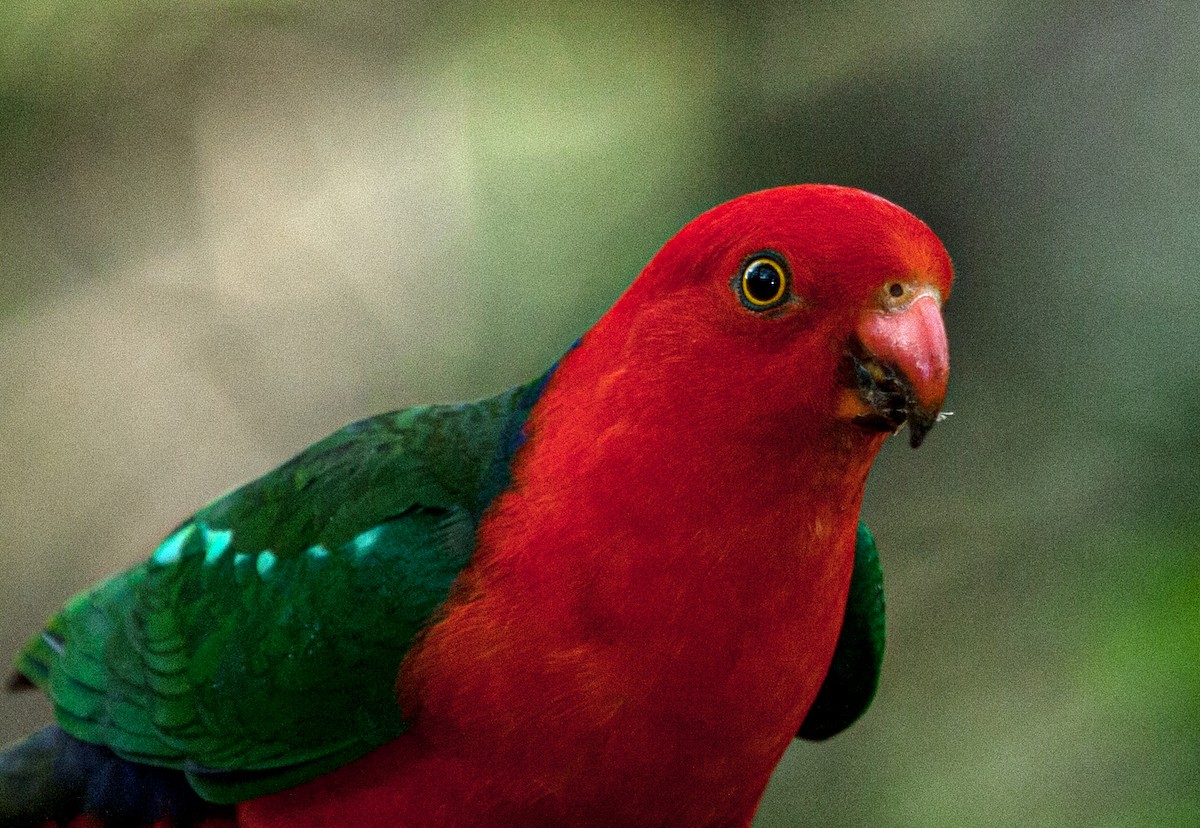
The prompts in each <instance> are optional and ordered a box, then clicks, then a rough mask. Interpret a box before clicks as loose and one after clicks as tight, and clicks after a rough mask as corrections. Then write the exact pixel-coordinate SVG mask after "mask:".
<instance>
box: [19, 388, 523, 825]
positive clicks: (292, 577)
mask: <svg viewBox="0 0 1200 828" xmlns="http://www.w3.org/2000/svg"><path fill="white" fill-rule="evenodd" d="M545 379H546V378H543V379H542V380H540V381H538V382H536V383H531V384H530V385H527V386H522V387H519V388H515V389H512V390H510V391H508V392H505V393H504V394H501V395H499V396H497V397H493V398H490V399H486V400H481V401H478V402H475V403H468V404H462V405H453V406H424V407H420V408H412V409H408V410H405V411H400V412H395V413H391V414H384V415H381V416H378V417H374V418H371V419H368V420H363V421H361V422H358V423H354V424H352V425H349V426H347V427H346V428H344V429H342V430H341V431H338V432H336V433H334V434H332V435H330V436H329V437H327V438H326V439H324V440H322V441H321V442H319V443H317V444H316V445H314V446H312V447H311V448H309V449H307V450H306V451H304V452H303V453H301V454H300V455H299V456H297V457H295V458H294V459H292V460H291V461H289V462H287V463H285V464H284V465H283V466H281V467H279V468H278V469H276V470H275V471H272V472H270V473H269V474H267V475H265V476H264V477H262V478H260V479H258V480H256V481H254V482H252V483H250V484H248V485H246V486H244V487H242V488H240V489H238V490H236V491H234V492H231V493H230V494H227V495H225V496H224V497H221V498H218V499H217V500H216V501H214V502H213V503H211V504H209V505H208V506H206V507H205V508H203V509H201V510H200V511H199V512H197V513H196V514H195V515H194V516H193V517H192V518H191V519H189V520H188V521H186V522H185V523H183V524H182V525H181V526H179V527H178V528H177V529H176V530H175V531H174V532H173V533H172V534H171V535H170V536H169V537H168V538H167V539H166V540H165V541H163V543H162V545H160V546H159V547H158V549H157V550H156V551H155V552H154V553H153V554H152V555H151V556H150V558H149V560H147V561H146V562H144V563H142V564H141V565H139V566H136V567H134V568H133V569H131V570H129V571H127V572H124V573H121V574H120V575H117V576H115V577H113V578H110V579H109V580H107V581H105V582H104V583H102V584H100V585H99V586H97V587H95V588H93V589H91V590H88V591H86V592H83V593H81V594H79V595H78V596H76V597H75V598H73V599H72V600H71V601H70V602H69V603H68V604H67V605H66V607H65V608H64V609H63V610H62V611H61V612H60V613H59V614H58V615H56V616H55V617H54V618H52V619H51V620H50V622H49V623H48V624H47V627H46V631H45V632H44V633H42V634H39V635H37V636H35V637H34V638H33V639H32V640H31V641H30V642H29V643H28V645H27V646H26V648H25V650H24V652H23V653H22V654H21V656H20V657H19V658H18V668H19V669H20V670H21V672H22V673H24V674H25V675H26V676H28V677H29V678H30V679H31V680H32V681H33V682H34V683H35V684H37V685H38V686H39V687H41V688H42V689H44V690H45V691H46V692H47V693H48V694H49V696H50V698H51V700H52V701H53V703H54V706H55V711H56V714H57V717H58V719H59V723H60V725H61V726H62V727H63V729H65V730H66V731H67V732H68V733H70V734H71V735H73V736H75V737H77V738H79V739H83V740H85V741H88V742H93V743H96V744H101V745H107V746H109V747H111V748H112V749H113V750H114V751H115V752H116V753H117V754H118V755H120V756H122V757H124V758H126V759H129V760H132V761H137V762H144V763H148V764H154V765H161V766H165V767H171V768H176V769H179V770H182V771H184V772H185V773H186V774H187V777H188V780H189V781H190V782H191V784H192V786H193V787H194V788H195V789H196V791H197V792H198V793H199V794H201V796H203V797H205V798H206V799H208V800H210V801H213V802H236V801H240V800H244V799H247V798H252V797H256V796H262V795H264V794H267V793H270V792H273V791H277V790H281V789H284V788H288V787H292V786H294V785H297V784H300V783H301V782H304V781H306V780H308V779H311V778H313V777H315V776H317V775H320V774H322V773H325V772H328V771H329V770H332V769H333V768H335V767H337V766H339V765H342V764H344V763H346V762H348V761H350V760H352V759H354V758H356V757H358V756H361V755H363V754H364V753H366V752H368V751H370V750H372V749H373V748H375V747H377V746H379V745H381V744H383V743H385V742H387V741H389V740H391V739H393V738H395V737H396V736H398V735H399V734H400V733H402V732H404V730H405V729H406V723H405V721H404V720H403V718H402V716H401V712H400V707H399V705H398V703H397V700H396V698H395V694H394V685H395V681H396V674H397V670H398V667H399V665H400V662H401V660H402V659H403V658H404V656H405V654H406V653H407V651H408V649H409V648H410V646H411V645H412V642H413V640H414V638H415V636H416V635H417V634H418V632H419V631H420V630H421V629H422V628H423V627H424V626H425V625H426V624H427V623H428V622H429V620H430V618H431V617H432V616H433V615H434V613H435V612H436V611H437V609H438V607H440V606H441V604H442V603H443V602H444V601H445V599H446V596H447V595H448V594H449V591H450V588H451V585H452V583H453V582H454V580H455V578H457V577H458V575H459V573H460V572H461V571H462V569H463V568H464V567H465V566H466V565H467V563H468V561H469V559H470V556H471V553H472V551H473V548H474V537H475V528H476V525H477V523H478V520H479V517H480V515H481V514H482V512H483V510H484V509H485V508H486V506H487V505H488V503H490V502H491V500H492V499H493V498H494V497H495V496H496V495H497V494H498V493H499V492H500V491H501V490H502V489H503V488H504V487H505V486H506V485H507V483H508V480H509V462H510V460H511V456H512V454H513V452H514V451H515V449H516V447H517V445H518V444H519V442H520V441H521V439H522V431H521V428H522V426H523V424H524V421H525V418H526V417H527V416H528V413H529V410H530V408H531V407H532V406H533V403H534V402H535V401H536V398H537V395H538V394H539V393H540V390H541V388H542V387H543V386H544V383H545Z"/></svg>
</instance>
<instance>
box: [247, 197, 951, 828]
mask: <svg viewBox="0 0 1200 828" xmlns="http://www.w3.org/2000/svg"><path fill="white" fill-rule="evenodd" d="M762 250H771V251H774V252H775V253H776V254H778V255H780V256H782V257H783V258H784V259H785V260H786V261H787V263H788V266H789V267H790V270H791V280H792V290H793V292H794V293H795V296H796V299H795V300H794V301H791V302H788V303H787V304H785V305H783V306H781V307H780V308H778V309H775V310H772V311H768V312H765V313H756V312H754V311H751V310H748V309H747V308H746V307H744V306H743V305H742V303H741V301H740V300H739V299H738V297H737V295H736V293H735V290H734V287H733V285H734V280H735V277H736V276H737V275H738V274H739V272H740V270H741V267H742V266H743V264H744V263H745V261H746V260H747V257H748V256H750V255H752V254H754V253H756V252H758V251H762ZM892 279H902V280H906V281H907V282H910V283H912V282H918V283H920V284H922V285H928V286H930V287H933V288H935V289H936V290H937V291H938V293H939V294H940V295H941V296H942V297H945V296H947V295H948V294H949V290H950V281H951V270H950V263H949V260H948V258H947V257H946V253H945V251H944V249H943V248H942V245H941V243H940V242H939V241H938V240H937V238H936V237H935V236H934V234H933V233H932V232H931V231H930V230H929V229H928V228H927V227H926V226H925V225H924V224H922V223H921V222H920V221H918V220H917V219H916V218H914V217H913V216H911V215H910V214H908V213H907V212H905V211H903V210H901V209H900V208H898V207H896V206H895V205H893V204H891V203H889V202H887V201H885V200H883V199H880V198H878V197H876V196H872V195H869V194H867V193H863V192H861V191H858V190H852V189H846V188H840V187H828V186H796V187H786V188H779V189H775V190H768V191H764V192H759V193H754V194H751V195H748V196H744V197H742V198H739V199H736V200H734V201H731V202H729V203H726V204H724V205H721V206H719V207H717V208H715V209H713V210H711V211H709V212H707V213H705V214H704V215H702V216H700V217H699V218H698V219H696V220H695V221H693V222H692V223H690V224H689V225H687V226H686V227H685V228H684V229H683V230H682V231H680V233H679V234H678V235H676V236H675V237H674V238H673V239H671V241H670V242H668V243H667V245H666V246H665V247H664V248H663V249H662V250H661V251H660V252H659V253H658V255H656V256H655V258H654V259H653V260H652V261H651V262H650V264H649V265H648V266H647V267H646V269H645V270H644V271H643V273H642V274H641V276H640V277H639V278H638V279H637V280H636V281H635V283H634V284H633V285H632V286H631V287H630V289H629V290H628V291H627V292H626V293H625V295H624V296H623V297H622V298H621V299H620V300H619V301H618V302H617V304H616V305H615V306H614V307H613V308H612V309H611V310H610V311H609V312H608V313H607V314H606V315H605V316H604V317H603V318H602V319H601V320H600V321H599V322H598V323H597V324H596V326H595V327H594V328H593V329H592V330H591V331H589V332H588V333H587V334H586V335H585V336H584V337H583V339H582V341H581V342H580V344H579V346H578V347H576V348H575V349H574V350H572V351H571V352H570V353H569V354H568V355H567V356H566V357H565V358H564V359H563V361H562V363H561V364H560V366H559V368H558V370H557V372H556V373H555V374H554V377H553V379H552V380H551V383H550V385H549V386H548V388H547V390H546V392H545V393H544V395H543V397H542V399H541V400H540V401H539V403H538V404H537V406H536V407H535V408H534V410H533V413H532V415H531V418H530V421H529V423H528V425H527V431H528V434H529V439H528V441H527V442H526V444H525V445H524V446H523V447H522V448H521V450H520V451H519V453H518V455H517V458H516V460H515V462H514V478H513V479H514V482H513V485H512V486H511V487H510V488H509V489H508V490H507V491H506V492H505V493H504V494H503V495H502V496H501V497H500V498H498V499H497V501H496V502H495V503H494V504H493V506H492V507H491V509H490V510H489V511H488V512H487V514H486V516H485V519H484V521H483V524H482V527H481V530H480V536H479V543H478V547H477V550H476V553H475V557H474V559H473V560H472V563H471V565H470V566H469V568H468V569H467V570H466V572H464V574H463V576H462V578H461V580H460V582H459V584H458V585H457V587H456V589H455V591H454V593H453V594H452V596H451V599H450V601H449V604H448V606H447V608H446V610H445V612H444V614H443V616H442V618H441V619H440V620H439V621H438V623H436V624H435V625H434V626H433V627H432V628H431V629H430V630H429V631H428V632H427V634H426V635H425V636H424V638H423V640H422V641H421V642H420V644H419V645H418V646H417V647H416V648H415V649H414V651H413V652H412V653H411V654H410V656H409V658H408V659H407V660H406V662H405V664H404V665H403V667H402V669H401V673H400V677H399V682H398V688H399V693H400V697H401V702H402V704H403V705H404V706H405V710H406V714H407V715H408V717H409V718H410V720H411V721H412V723H413V729H412V731H411V732H410V733H408V734H406V735H405V736H404V737H403V738H401V739H399V740H397V741H396V742H393V743H392V744H390V745H386V746H384V747H383V748H381V749H379V750H377V751H376V752H374V753H372V754H370V755H369V756H367V757H364V758H363V759H361V760H359V761H357V762H355V763H352V764H351V765H348V766H346V767H344V768H342V769H341V770H339V771H337V772H335V773H333V774H330V775H328V776H326V777H323V778H321V779H318V780H315V781H314V782H311V783H308V784H307V785H304V786H302V787H301V788H298V789H296V790H293V791H287V792H284V793H281V794H276V795H274V796H271V797H266V798H264V799H262V800H258V801H256V802H252V803H248V804H245V805H243V806H242V808H241V811H240V814H241V820H242V822H243V823H244V824H245V825H250V826H285V825H287V826H301V825H343V824H346V825H350V824H353V825H356V826H395V825H421V826H433V825H497V826H500V825H503V826H511V825H547V824H571V825H584V824H588V825H591V824H595V825H745V824H747V823H748V822H749V821H750V819H751V818H752V816H753V814H754V810H755V808H756V806H757V803H758V800H759V798H760V796H761V795H762V792H763V789H764V787H765V785H766V783H767V779H768V777H769V775H770V773H771V771H772V769H773V768H774V767H775V765H776V763H777V762H778V761H779V759H780V757H781V756H782V754H783V752H784V750H785V748H786V747H787V745H788V744H789V742H790V741H791V739H792V737H793V736H794V735H795V733H796V731H797V729H798V727H799V725H800V723H801V721H802V720H803V719H804V715H805V712H806V711H807V709H808V707H809V705H810V704H811V703H812V701H813V698H814V697H815V696H816V693H817V690H818V688H819V687H820V685H821V682H822V680H823V678H824V675H825V673H826V671H827V669H828V665H829V662H830V659H831V658H832V654H833V650H834V645H835V643H836V640H837V635H838V631H839V628H840V624H841V618H842V613H843V610H844V605H845V600H846V593H847V590H848V586H849V578H850V571H851V564H852V559H853V548H854V539H855V528H856V524H857V520H858V514H859V507H860V504H861V502H862V495H863V487H864V485H865V481H866V477H867V472H868V470H869V468H870V465H871V463H872V461H873V460H874V458H875V455H876V453H877V451H878V449H879V447H880V445H881V444H882V441H883V439H884V436H885V435H884V434H883V433H881V432H878V431H869V430H865V429H863V428H861V427H859V426H857V425H855V424H853V423H852V422H851V421H850V420H849V419H848V418H846V417H844V416H839V414H838V411H839V400H840V399H842V397H843V396H844V395H845V393H846V378H845V375H844V373H843V372H844V365H843V360H844V358H845V356H844V355H845V353H846V349H847V345H848V339H849V337H850V334H851V332H852V331H853V330H854V324H855V320H856V319H857V318H858V317H859V315H860V314H861V313H862V312H863V311H864V309H868V308H872V307H875V305H876V303H877V298H876V297H877V296H878V294H879V292H880V291H881V290H883V289H884V286H885V285H886V284H887V283H888V280H892Z"/></svg>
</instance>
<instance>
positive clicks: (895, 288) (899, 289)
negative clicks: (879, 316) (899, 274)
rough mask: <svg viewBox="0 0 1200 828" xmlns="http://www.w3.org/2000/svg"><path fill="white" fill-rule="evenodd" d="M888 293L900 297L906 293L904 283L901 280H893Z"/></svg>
mask: <svg viewBox="0 0 1200 828" xmlns="http://www.w3.org/2000/svg"><path fill="white" fill-rule="evenodd" d="M888 293H890V294H892V296H894V297H896V298H897V299H899V298H900V297H901V296H903V295H904V285H902V284H900V283H899V282H892V286H891V287H889V288H888Z"/></svg>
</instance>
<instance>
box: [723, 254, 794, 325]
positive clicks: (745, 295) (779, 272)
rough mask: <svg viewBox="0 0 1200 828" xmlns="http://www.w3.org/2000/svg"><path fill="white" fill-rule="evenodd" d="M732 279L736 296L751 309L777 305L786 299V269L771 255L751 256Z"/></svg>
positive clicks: (760, 309)
mask: <svg viewBox="0 0 1200 828" xmlns="http://www.w3.org/2000/svg"><path fill="white" fill-rule="evenodd" d="M734 281H735V282H736V286H737V294H738V298H739V299H741V300H742V304H743V305H745V306H746V307H747V308H749V309H750V310H752V311H765V310H769V309H771V308H774V307H778V306H779V305H781V304H783V302H784V301H785V300H786V299H787V295H788V275H787V271H786V270H785V269H784V267H783V264H782V263H781V262H779V261H778V260H776V259H775V258H774V257H773V256H767V255H763V254H761V253H759V254H756V255H754V256H752V257H751V258H750V260H749V261H748V262H746V264H745V266H743V267H742V271H741V274H740V275H739V276H738V277H737V278H736V279H735V280H734Z"/></svg>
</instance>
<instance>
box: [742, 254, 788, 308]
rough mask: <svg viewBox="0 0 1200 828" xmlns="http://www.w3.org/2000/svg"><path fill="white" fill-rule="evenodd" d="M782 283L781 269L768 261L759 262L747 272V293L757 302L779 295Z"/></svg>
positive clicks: (768, 300)
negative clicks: (777, 268)
mask: <svg viewBox="0 0 1200 828" xmlns="http://www.w3.org/2000/svg"><path fill="white" fill-rule="evenodd" d="M781 284H782V281H781V277H780V275H779V271H778V270H776V269H775V268H774V267H773V266H771V265H769V264H767V263H766V262H759V263H758V264H756V265H753V266H752V267H751V268H750V272H749V273H747V274H746V293H747V294H748V295H749V296H750V298H751V299H753V300H754V301H756V302H770V301H772V300H773V299H775V298H776V297H777V296H779V288H780V286H781Z"/></svg>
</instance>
